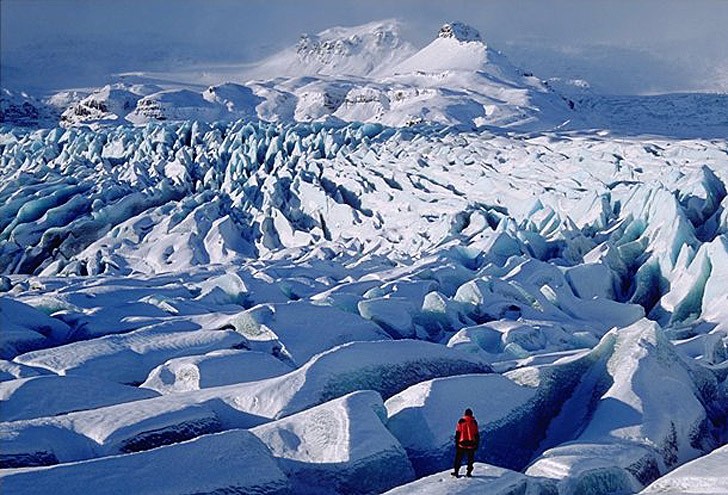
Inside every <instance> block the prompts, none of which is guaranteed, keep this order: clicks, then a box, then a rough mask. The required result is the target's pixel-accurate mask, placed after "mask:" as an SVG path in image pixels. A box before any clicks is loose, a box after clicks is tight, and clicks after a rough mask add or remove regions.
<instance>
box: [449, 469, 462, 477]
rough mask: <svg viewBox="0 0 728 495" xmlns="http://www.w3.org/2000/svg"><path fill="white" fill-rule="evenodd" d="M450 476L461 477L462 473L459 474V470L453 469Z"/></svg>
mask: <svg viewBox="0 0 728 495" xmlns="http://www.w3.org/2000/svg"><path fill="white" fill-rule="evenodd" d="M450 476H455V477H456V478H459V477H460V474H458V472H457V471H453V472H452V473H450Z"/></svg>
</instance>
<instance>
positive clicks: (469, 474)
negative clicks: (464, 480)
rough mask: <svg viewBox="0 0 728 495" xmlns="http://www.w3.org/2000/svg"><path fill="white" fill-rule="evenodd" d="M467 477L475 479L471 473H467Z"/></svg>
mask: <svg viewBox="0 0 728 495" xmlns="http://www.w3.org/2000/svg"><path fill="white" fill-rule="evenodd" d="M465 476H467V477H468V478H472V477H473V473H470V472H468V473H465Z"/></svg>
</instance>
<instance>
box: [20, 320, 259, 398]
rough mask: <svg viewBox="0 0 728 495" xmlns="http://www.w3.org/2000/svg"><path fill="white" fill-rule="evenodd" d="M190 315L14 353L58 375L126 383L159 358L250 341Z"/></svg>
mask: <svg viewBox="0 0 728 495" xmlns="http://www.w3.org/2000/svg"><path fill="white" fill-rule="evenodd" d="M197 328H198V325H196V324H194V323H192V322H189V321H170V322H169V323H168V324H164V323H163V324H159V325H151V326H149V327H146V328H142V329H139V330H135V331H133V332H129V333H126V334H123V335H107V336H105V337H100V338H97V339H91V340H85V341H80V342H73V343H71V344H66V345H63V346H59V347H54V348H52V349H42V350H38V351H32V352H28V353H25V354H22V355H20V356H18V357H16V358H15V361H16V362H17V363H20V364H26V365H30V366H37V367H39V368H46V369H48V370H50V371H53V372H54V373H58V374H60V375H86V376H96V377H99V378H105V379H107V380H111V381H115V382H118V383H125V384H139V383H141V382H143V381H144V380H145V379H146V377H147V375H148V374H149V372H150V371H151V370H152V369H154V368H155V367H156V366H157V365H158V364H159V363H160V362H164V361H166V360H168V359H172V358H174V357H179V356H185V355H194V354H200V353H204V352H209V351H213V350H218V349H230V348H235V347H240V346H244V345H246V341H245V338H244V337H243V336H242V335H240V334H239V333H237V332H234V331H231V330H197Z"/></svg>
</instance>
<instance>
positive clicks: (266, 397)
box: [236, 340, 491, 418]
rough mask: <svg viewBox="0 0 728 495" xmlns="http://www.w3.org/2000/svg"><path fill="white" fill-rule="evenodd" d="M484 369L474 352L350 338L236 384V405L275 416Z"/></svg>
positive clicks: (410, 342) (487, 369)
mask: <svg viewBox="0 0 728 495" xmlns="http://www.w3.org/2000/svg"><path fill="white" fill-rule="evenodd" d="M490 371H491V369H490V367H489V366H488V365H487V364H485V363H484V362H483V361H482V360H481V359H479V358H477V357H476V356H472V355H469V354H467V353H463V352H460V351H457V350H454V349H449V348H447V347H445V346H443V345H439V344H432V343H429V342H422V341H416V340H396V341H378V342H351V343H348V344H344V345H341V346H338V347H335V348H333V349H331V350H329V351H326V352H323V353H321V354H319V355H317V356H315V357H314V358H313V359H311V360H310V361H309V362H307V363H306V364H305V365H304V366H302V367H301V368H299V369H297V370H295V371H292V372H291V373H288V374H286V375H283V376H280V377H277V378H269V379H268V380H263V381H260V382H254V383H252V384H248V385H247V386H246V385H245V384H244V385H242V386H241V387H242V388H240V392H239V396H238V397H237V399H236V405H237V407H239V408H240V409H241V410H244V411H247V412H249V413H251V414H255V415H258V416H263V417H267V418H281V417H285V416H288V415H290V414H294V413H297V412H299V411H302V410H304V409H307V408H309V407H312V406H315V405H318V404H321V403H323V402H327V401H329V400H332V399H336V398H338V397H341V396H343V395H346V394H348V393H351V392H354V391H357V390H375V391H377V392H379V393H380V394H381V395H382V396H383V397H385V398H389V397H391V396H392V395H394V394H396V393H398V392H400V391H402V390H404V389H405V388H407V387H409V386H411V385H414V384H415V383H419V382H421V381H424V380H429V379H432V378H437V377H443V376H451V375H460V374H464V373H488V372H490ZM248 390H249V391H248Z"/></svg>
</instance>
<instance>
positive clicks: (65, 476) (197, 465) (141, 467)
mask: <svg viewBox="0 0 728 495" xmlns="http://www.w3.org/2000/svg"><path fill="white" fill-rule="evenodd" d="M160 480H164V483H163V484H162V485H160V483H159V482H160ZM0 481H1V482H2V485H3V489H4V490H8V491H10V492H12V493H17V494H23V493H27V494H31V493H51V492H52V493H58V494H66V493H67V494H74V493H108V494H123V493H129V492H132V493H166V494H170V495H171V494H176V493H215V492H227V493H270V494H278V493H280V494H284V493H289V490H290V487H289V484H288V479H287V478H286V476H285V475H284V474H283V473H282V472H281V471H280V469H279V468H278V466H277V465H276V462H275V461H274V460H273V459H272V457H271V454H270V452H269V451H268V450H267V449H266V448H265V446H264V445H263V444H262V443H261V442H260V441H259V440H258V439H257V438H255V436H254V435H252V434H251V433H249V432H247V431H243V430H236V431H229V432H225V433H220V434H218V435H208V436H203V437H200V438H197V439H195V440H190V441H188V442H183V443H179V444H175V445H169V446H166V447H161V448H158V449H154V450H149V451H146V452H139V453H134V454H126V455H118V456H110V457H104V458H102V459H93V460H89V461H82V462H72V463H67V464H61V465H58V466H50V467H43V468H35V469H17V470H13V469H6V470H2V471H0Z"/></svg>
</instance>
